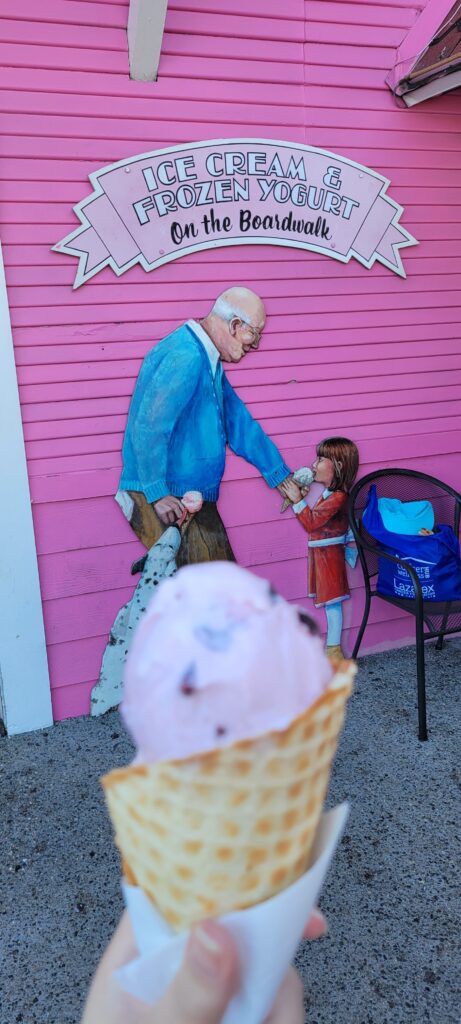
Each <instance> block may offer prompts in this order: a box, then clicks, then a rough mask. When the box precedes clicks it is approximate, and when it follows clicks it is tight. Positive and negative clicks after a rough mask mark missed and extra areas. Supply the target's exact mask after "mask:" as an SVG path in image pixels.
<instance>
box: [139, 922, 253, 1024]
mask: <svg viewBox="0 0 461 1024" xmlns="http://www.w3.org/2000/svg"><path fill="white" fill-rule="evenodd" d="M238 984H239V963H238V954H237V950H236V948H235V945H234V943H233V941H232V938H231V936H230V935H229V933H228V932H227V931H226V930H225V928H222V927H221V926H220V925H218V924H215V922H214V921H205V922H203V923H202V924H200V925H198V926H197V927H196V928H194V929H193V931H192V933H191V935H190V938H189V941H188V943H187V946H186V952H185V957H184V961H183V963H182V965H181V967H180V969H179V971H178V973H177V975H176V977H175V979H174V981H173V982H172V984H171V985H170V987H169V988H168V990H167V992H166V993H165V995H164V996H163V998H162V999H161V1000H160V1002H159V1003H158V1004H157V1006H156V1008H155V1018H154V1020H155V1024H220V1022H221V1020H222V1017H223V1014H224V1011H225V1010H226V1007H227V1005H228V1003H229V1002H230V1000H231V998H232V996H233V995H234V993H235V992H236V990H237V988H238Z"/></svg>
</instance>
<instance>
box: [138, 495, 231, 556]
mask: <svg viewBox="0 0 461 1024" xmlns="http://www.w3.org/2000/svg"><path fill="white" fill-rule="evenodd" d="M128 493H129V495H130V497H131V498H132V499H133V502H134V508H133V512H132V516H131V520H130V526H131V528H132V529H133V530H134V532H135V534H136V536H137V537H139V540H140V541H141V542H142V543H143V544H144V547H146V548H147V549H148V550H149V548H151V547H152V545H153V544H155V542H156V541H157V540H158V539H159V537H161V535H162V533H163V532H164V531H165V530H166V529H168V527H167V526H165V524H164V523H162V522H161V520H160V519H159V517H158V515H157V513H156V511H155V509H154V506H153V505H152V504H151V503H150V502H148V501H147V499H146V497H145V495H144V494H141V493H140V492H139V491H129V492H128ZM217 561H224V562H235V555H234V552H233V551H232V548H231V546H230V543H229V538H228V536H227V533H226V530H225V526H224V523H223V521H222V519H221V516H220V515H219V512H218V509H217V507H216V502H214V501H204V502H203V505H202V508H201V509H200V512H197V513H196V515H195V516H194V517H193V519H192V520H191V522H190V524H189V526H188V527H187V530H186V531H185V532H184V534H183V536H182V541H181V547H180V549H179V551H178V556H177V559H176V562H177V566H178V569H179V568H180V567H181V566H182V565H192V564H193V563H195V562H217Z"/></svg>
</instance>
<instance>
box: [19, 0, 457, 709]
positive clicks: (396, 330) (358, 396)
mask: <svg viewBox="0 0 461 1024" xmlns="http://www.w3.org/2000/svg"><path fill="white" fill-rule="evenodd" d="M8 6H9V16H8V17H7V16H4V17H3V18H2V19H1V22H2V23H1V31H0V38H2V39H3V42H2V44H1V46H0V60H1V61H2V62H3V64H4V65H5V70H4V71H3V82H4V84H3V94H2V111H3V112H4V113H3V115H2V117H3V131H4V133H5V138H4V141H3V152H4V155H3V161H2V164H1V172H0V173H1V181H0V186H1V199H2V210H1V220H2V222H3V225H4V228H3V243H4V256H5V261H6V266H7V284H8V291H9V298H10V305H11V317H12V324H13V332H14V343H15V352H16V360H17V367H18V376H19V382H20V395H21V402H22V410H23V419H24V431H25V437H26V444H27V455H28V466H29V473H30V484H31V490H32V497H33V502H34V521H35V528H36V537H37V546H38V553H39V569H40V578H41V586H42V595H43V604H44V615H45V625H46V633H47V641H48V645H49V646H48V652H49V663H50V671H51V678H52V685H53V693H54V697H53V702H54V713H55V717H56V718H62V717H65V716H69V715H76V714H80V713H84V712H87V711H88V707H89V694H90V690H91V687H92V685H93V684H94V681H95V680H96V678H97V675H98V671H99V666H100V660H101V655H102V652H103V649H104V646H105V644H106V640H107V634H108V630H109V628H110V626H111V623H112V621H113V619H114V617H115V614H116V612H117V610H118V609H119V607H120V606H121V605H122V604H123V603H124V601H125V600H127V599H128V598H129V596H130V595H131V593H132V590H133V580H132V578H131V577H130V575H129V568H130V565H131V562H132V561H133V559H134V558H135V557H136V556H137V554H138V552H139V550H140V546H139V545H138V544H137V542H136V541H134V540H133V537H132V534H131V531H130V529H129V527H128V525H127V524H126V522H125V521H124V519H123V517H122V515H121V513H120V512H119V510H118V509H117V507H116V505H115V503H114V501H113V498H112V495H113V493H114V491H115V490H116V487H117V481H118V476H119V470H120V447H121V440H122V431H123V427H124V424H125V419H126V414H127V409H128V403H129V400H130V395H131V393H132V389H133V384H134V381H135V377H136V374H137V371H138V368H139V365H140V361H141V358H142V356H143V355H144V353H145V352H146V351H147V350H148V349H149V348H150V347H151V345H152V344H153V343H154V342H155V340H156V339H159V338H160V337H162V335H164V334H165V333H166V332H167V331H168V330H170V329H171V328H172V327H173V326H174V325H175V324H177V323H178V322H180V321H182V320H183V319H186V318H188V317H190V316H200V315H202V314H204V313H205V312H206V311H207V310H208V308H209V306H210V304H211V302H212V300H213V299H214V298H215V296H216V295H217V294H218V293H219V291H221V290H222V289H223V288H224V287H225V286H226V285H228V284H231V283H244V284H247V285H249V286H251V287H253V288H254V289H256V290H257V291H259V292H260V294H261V295H262V296H263V297H264V299H265V300H266V301H267V309H268V313H269V322H268V327H267V331H266V332H265V335H264V340H263V344H262V348H261V350H260V352H259V353H255V354H250V355H249V356H248V357H247V359H246V360H245V362H244V364H243V365H242V366H241V367H236V368H234V369H233V370H231V371H229V373H230V376H231V380H232V382H233V384H234V385H235V386H236V387H237V389H238V390H239V393H240V395H241V396H242V398H243V399H244V400H245V401H246V402H247V404H248V405H249V407H250V409H251V410H252V411H253V413H254V414H255V415H256V416H257V417H258V418H259V419H260V421H261V422H262V424H263V425H264V427H265V428H266V430H267V431H268V432H269V433H270V434H271V436H272V437H273V438H274V439H275V441H276V442H277V443H278V445H279V446H280V447H281V449H282V451H283V453H284V455H285V457H286V458H287V460H288V461H289V463H291V464H292V465H293V466H294V467H296V466H298V465H302V464H304V463H305V462H306V460H309V459H310V458H311V457H312V454H313V446H314V443H315V442H316V441H317V440H319V439H320V438H321V437H322V436H324V435H325V434H327V433H331V432H334V433H336V432H338V433H345V434H349V435H350V436H352V437H353V438H354V439H355V440H356V441H357V443H358V445H359V448H360V453H361V462H362V472H367V471H369V470H370V469H371V468H372V467H373V466H377V465H380V466H383V465H404V466H411V467H413V468H416V469H422V470H429V471H433V472H434V473H435V474H436V475H438V476H440V477H442V478H443V479H445V480H447V481H449V482H450V483H452V484H454V485H455V486H457V487H461V467H460V459H459V452H460V449H461V409H460V406H459V395H460V382H461V355H460V346H459V333H460V320H461V308H460V296H459V285H460V270H461V252H460V247H461V242H460V239H461V188H460V187H459V170H460V164H461V141H460V135H459V127H460V113H461V91H460V90H458V91H456V92H454V93H452V94H448V95H447V96H444V97H441V98H440V99H437V100H432V101H429V102H427V103H425V104H422V105H421V106H420V107H416V108H414V109H413V110H405V109H404V110H401V109H398V108H397V107H396V106H395V103H394V100H393V98H392V97H391V95H390V93H389V91H388V90H387V88H386V86H385V85H384V77H385V74H386V72H387V71H388V69H389V68H390V67H391V65H392V63H393V59H394V53H395V49H396V47H397V46H398V44H399V43H400V42H401V40H402V38H403V36H404V35H405V34H406V32H407V30H408V28H409V27H410V26H411V25H412V24H413V23H414V20H415V18H416V16H417V13H418V11H419V10H421V8H422V7H423V6H424V2H423V0H418V2H411V0H383V2H376V3H374V2H370V0H354V2H350V3H349V2H345V0H342V2H329V0H309V2H306V3H304V2H303V0H284V3H283V4H282V5H280V4H279V3H275V0H233V2H232V3H230V2H227V3H226V2H223V0H200V3H198V2H197V0H171V2H170V5H169V12H168V16H167V24H166V33H165V36H164V42H163V49H162V57H161V61H160V70H159V80H158V81H157V82H156V83H139V82H132V81H130V79H129V77H128V64H127V47H126V19H127V0H120V2H106V0H92V2H89V0H85V2H80V0H46V3H45V4H43V5H40V6H39V7H37V4H36V3H35V2H33V0H16V2H15V4H14V5H13V4H10V5H8ZM224 12H225V13H224ZM240 135H242V136H249V137H251V136H256V137H258V136H259V137H268V138H275V139H289V140H295V141H298V142H301V143H307V144H309V145H313V146H320V147H324V148H326V149H329V150H332V151H333V152H337V153H340V154H344V155H345V156H347V157H350V158H352V159H353V160H357V161H359V162H361V163H364V164H367V165H369V166H370V167H372V168H375V169H377V170H378V171H380V172H382V173H384V174H386V175H387V176H388V177H390V179H391V182H392V185H391V188H390V195H391V196H392V197H393V198H395V199H396V200H397V201H398V202H400V203H401V204H402V205H403V206H405V208H406V212H405V214H404V217H403V219H402V222H403V224H404V225H405V226H406V227H407V228H408V230H409V231H410V232H412V233H413V234H414V235H415V236H416V238H418V239H419V240H420V243H421V244H420V245H419V246H418V247H415V248H413V249H409V250H404V252H403V258H404V262H405V266H406V268H407V273H408V277H407V280H402V279H400V278H398V277H397V276H396V275H394V274H393V273H391V272H390V271H388V270H387V269H385V268H384V267H380V266H379V265H378V264H376V265H375V267H374V268H373V269H372V270H371V271H367V270H365V269H364V268H363V267H361V266H360V265H358V264H357V263H356V262H351V263H350V264H349V265H348V266H343V265H342V264H340V263H337V262H335V261H334V260H331V259H328V258H325V257H323V258H320V257H318V256H315V255H314V254H311V253H307V252H302V251H297V250H295V249H293V250H290V249H280V248H271V247H269V246H268V247H255V248H251V247H241V248H240V249H238V248H234V249H232V248H230V249H222V250H217V251H216V252H206V253H199V254H196V255H192V256H189V257H186V258H185V259H183V260H180V261H178V262H177V263H172V264H169V265H167V266H164V267H161V268H159V269H158V270H156V271H154V272H153V273H151V274H145V273H144V272H143V271H142V270H141V269H138V268H136V269H132V270H131V271H129V272H128V273H127V274H126V275H125V276H124V277H123V278H122V279H120V280H117V279H116V278H115V276H114V275H113V274H112V272H111V271H109V270H106V271H104V272H103V273H101V274H99V275H98V276H97V277H96V278H94V279H93V280H92V281H90V282H89V283H88V284H86V285H85V286H84V287H83V288H81V289H80V290H79V291H77V292H72V290H71V284H72V281H73V277H74V272H75V261H74V260H72V259H71V258H70V257H65V256H59V255H57V254H54V253H52V252H51V251H50V249H51V246H52V245H53V244H54V243H55V242H56V241H58V240H59V239H61V238H63V237H64V235H65V234H67V233H68V232H69V231H70V230H71V229H72V228H73V226H75V224H76V220H75V217H74V215H73V213H72V205H73V204H74V203H75V202H77V201H78V200H80V199H81V198H83V197H84V196H85V195H87V194H88V193H89V192H90V186H89V182H88V178H87V175H88V173H89V172H90V171H91V170H94V169H97V168H99V167H102V166H103V165H104V164H108V163H110V162H112V161H116V160H119V159H121V158H123V157H126V156H130V155H134V154H138V153H142V152H144V151H147V150H150V149H155V148H160V147H163V146H168V145H172V144H175V143H182V142H187V141H196V140H202V139H207V138H218V137H223V136H224V137H226V136H228V137H230V136H240ZM279 508H280V499H279V496H278V495H277V494H274V493H272V492H270V491H269V490H268V489H267V488H266V486H265V484H264V483H263V482H262V481H261V480H260V479H258V477H257V475H256V474H255V472H254V471H253V470H252V469H251V468H250V467H249V466H247V465H246V464H245V463H244V462H242V461H241V460H239V459H237V458H235V457H232V456H231V457H230V458H229V459H228V466H227V473H226V478H225V484H224V486H223V489H222V499H221V509H222V514H223V517H224V519H225V522H226V524H227V525H228V527H229V534H230V538H231V541H232V544H233V545H234V548H235V551H236V553H237V556H238V558H239V560H240V561H241V562H242V563H243V564H244V565H248V566H251V567H253V568H254V569H255V571H256V572H257V573H260V574H262V575H264V576H267V577H269V578H270V579H271V580H272V581H273V582H274V584H275V586H276V587H278V588H279V590H280V591H281V592H282V593H284V594H285V595H286V596H287V597H289V598H290V599H292V600H298V601H299V600H302V599H303V598H304V597H305V594H306V556H305V546H306V545H305V538H304V535H303V532H302V530H301V529H300V527H299V525H297V523H296V521H295V520H294V517H292V516H290V515H289V514H287V515H286V516H284V517H281V516H280V515H279ZM359 575H360V574H359V570H357V571H356V573H355V574H353V575H352V576H351V581H352V585H353V587H354V590H353V600H352V601H350V602H348V604H347V606H346V612H345V615H346V626H347V627H348V631H350V636H348V637H347V636H346V638H345V639H346V647H347V646H348V645H349V646H351V643H352V640H353V636H354V634H355V631H356V627H357V625H358V622H359V621H360V616H361V610H362V594H361V591H360V589H357V588H358V584H359ZM372 614H373V615H374V618H373V622H372V625H371V626H370V627H369V629H368V631H367V633H366V635H365V639H366V645H365V648H364V650H366V649H367V648H368V649H373V648H376V647H377V646H379V645H383V646H386V645H387V646H389V645H390V644H392V643H396V642H398V641H399V640H400V639H402V638H404V637H407V636H409V635H410V631H411V625H410V623H409V620H408V618H407V617H403V616H399V615H398V613H397V611H394V610H392V609H391V608H389V607H387V606H386V605H384V604H383V603H381V604H380V603H378V606H377V607H376V608H375V609H373V613H372Z"/></svg>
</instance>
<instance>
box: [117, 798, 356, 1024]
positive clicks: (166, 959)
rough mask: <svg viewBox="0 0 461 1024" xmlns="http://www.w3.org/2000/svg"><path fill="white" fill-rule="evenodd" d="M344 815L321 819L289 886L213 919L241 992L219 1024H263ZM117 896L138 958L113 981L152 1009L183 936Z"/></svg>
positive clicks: (148, 906) (133, 892)
mask: <svg viewBox="0 0 461 1024" xmlns="http://www.w3.org/2000/svg"><path fill="white" fill-rule="evenodd" d="M348 814H349V805H348V804H347V803H343V804H340V806H339V807H336V808H335V809H334V810H332V811H328V812H327V813H325V814H323V816H322V818H321V819H320V823H319V827H318V829H317V834H316V837H315V842H314V847H313V851H312V863H311V867H310V868H309V870H308V871H306V873H305V874H304V875H303V876H302V877H301V878H298V880H297V881H296V882H294V883H293V885H290V886H289V888H288V889H284V890H283V892H280V893H278V895H277V896H273V897H272V899H269V900H265V902H264V903H258V904H257V905H256V906H254V907H250V908H249V909H247V910H239V911H235V912H233V913H231V914H224V916H223V917H220V918H219V921H220V923H221V924H223V925H224V926H225V927H226V928H227V929H228V930H229V931H230V932H231V934H232V936H233V937H234V939H235V942H236V945H237V948H238V950H239V953H240V961H241V986H240V989H239V991H238V993H237V994H236V995H235V996H234V998H233V999H232V1002H231V1003H230V1004H229V1006H228V1008H227V1011H226V1013H225V1015H224V1017H223V1024H262V1021H264V1018H265V1017H266V1016H267V1014H268V1013H269V1010H270V1009H271V1006H272V1004H273V1002H274V999H275V996H276V994H277V991H278V989H279V987H280V985H281V983H282V981H283V978H284V977H285V974H286V972H287V970H288V967H289V966H290V964H291V962H292V960H293V957H294V954H295V952H296V949H297V946H298V943H299V941H300V939H301V936H302V934H303V931H304V927H305V925H306V922H307V919H308V917H309V914H310V912H311V910H312V908H313V907H314V906H315V903H316V900H317V897H318V894H319V891H320V888H321V885H322V882H323V880H324V878H325V875H326V872H327V870H328V866H329V864H330V861H331V858H332V856H333V853H334V851H335V848H336V846H337V843H338V842H339V839H340V836H341V833H342V831H343V829H344V825H345V823H346V820H347V816H348ZM123 892H124V896H125V902H126V905H127V908H128V912H129V915H130V919H131V924H132V927H133V930H134V934H135V938H136V942H137V946H138V949H139V952H140V956H139V957H137V958H136V959H135V960H132V961H131V963H129V964H126V965H125V967H122V968H121V969H120V970H118V971H116V972H115V974H116V977H117V979H118V982H119V984H120V985H121V987H122V988H123V989H124V990H125V991H126V992H129V993H131V995H134V996H137V997H138V999H143V1000H144V1002H146V1003H150V1004H152V1003H155V1002H156V1000H157V999H160V997H161V996H162V995H163V992H164V991H165V989H166V988H167V986H168V985H169V984H170V981H171V980H172V978H173V977H174V975H175V974H176V972H177V970H178V968H179V965H180V964H181V962H182V959H183V955H184V947H185V945H186V942H187V938H188V935H189V932H181V933H179V934H178V933H177V932H174V931H173V930H172V929H171V927H170V925H169V924H167V922H166V921H165V920H164V918H163V917H162V916H161V915H160V914H159V912H158V911H157V910H156V909H155V907H154V906H153V904H152V903H151V902H150V900H148V898H147V897H146V896H145V895H144V893H143V892H142V890H141V889H138V888H137V887H136V886H132V885H123Z"/></svg>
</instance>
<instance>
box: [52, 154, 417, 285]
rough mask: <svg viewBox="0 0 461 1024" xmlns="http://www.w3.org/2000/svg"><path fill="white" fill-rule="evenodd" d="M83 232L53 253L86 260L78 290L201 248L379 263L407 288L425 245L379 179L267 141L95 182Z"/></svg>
mask: <svg viewBox="0 0 461 1024" xmlns="http://www.w3.org/2000/svg"><path fill="white" fill-rule="evenodd" d="M90 181H91V184H92V186H93V189H94V191H93V192H92V194H91V195H90V196H88V197H87V198H86V199H83V200H82V201H81V202H80V203H78V204H77V206H75V207H74V210H75V212H76V214H77V217H78V218H79V220H80V222H81V223H80V226H79V227H78V228H76V229H75V231H72V232H71V234H70V235H67V237H66V238H64V239H63V240H62V241H61V242H59V243H58V244H57V245H55V246H54V250H55V251H56V252H63V253H69V254H70V255H72V256H77V257H78V259H79V265H78V269H77V274H76V277H75V282H74V288H78V287H79V286H80V285H82V284H84V283H85V282H86V281H88V280H89V279H90V278H92V277H94V275H95V274H97V273H98V272H99V271H100V270H102V269H103V268H104V267H106V266H110V267H112V269H113V270H114V271H115V273H116V274H117V275H121V274H123V273H125V271H126V270H128V269H129V268H130V267H132V266H134V265H135V264H136V263H140V264H141V266H142V267H144V270H153V269H154V268H155V267H159V266H161V264H163V263H168V262H169V261H170V260H176V259H178V258H179V257H181V256H185V255H187V254H188V253H191V252H196V251H198V250H201V249H210V248H216V247H219V246H225V245H283V246H291V247H293V248H297V249H310V250H311V251H313V252H319V253H323V254H324V255H325V256H332V257H333V258H334V259H337V260H340V261H341V262H342V263H348V262H349V260H350V259H351V258H352V257H354V258H355V259H357V260H358V261H359V262H360V263H362V264H363V266H365V267H367V268H369V267H372V266H373V264H374V262H375V260H378V261H379V262H380V263H383V264H384V265H385V266H386V267H389V269H390V270H393V271H394V272H395V273H396V274H399V275H400V276H401V277H405V271H404V268H403V265H402V260H401V256H400V249H402V248H404V247H405V246H408V245H417V242H416V239H414V238H413V237H412V235H410V234H409V232H408V231H406V230H405V228H403V227H402V226H401V225H400V224H399V219H400V216H401V214H402V212H403V210H402V207H401V206H399V205H398V203H396V202H395V201H394V200H393V199H390V198H389V196H388V195H387V188H388V185H389V184H390V183H389V180H388V179H387V178H384V177H383V175H382V174H378V173H377V171H372V170H370V169H369V168H367V167H363V166H362V165H361V164H357V163H355V162H354V161H353V160H348V159H347V158H346V157H343V156H337V155H335V154H334V153H329V152H327V151H326V150H324V149H316V148H314V147H312V146H302V145H299V144H295V143H291V142H276V141H273V140H268V139H220V140H214V141H207V142H196V143H191V144H190V145H187V146H173V147H170V148H168V149H162V150H156V151H154V152H152V153H143V154H142V155H141V156H135V157H130V158H128V159H127V160H121V161H119V162H118V163H115V164H110V165H109V166H108V167H103V168H102V169H101V170H99V171H94V172H93V173H92V174H90Z"/></svg>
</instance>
